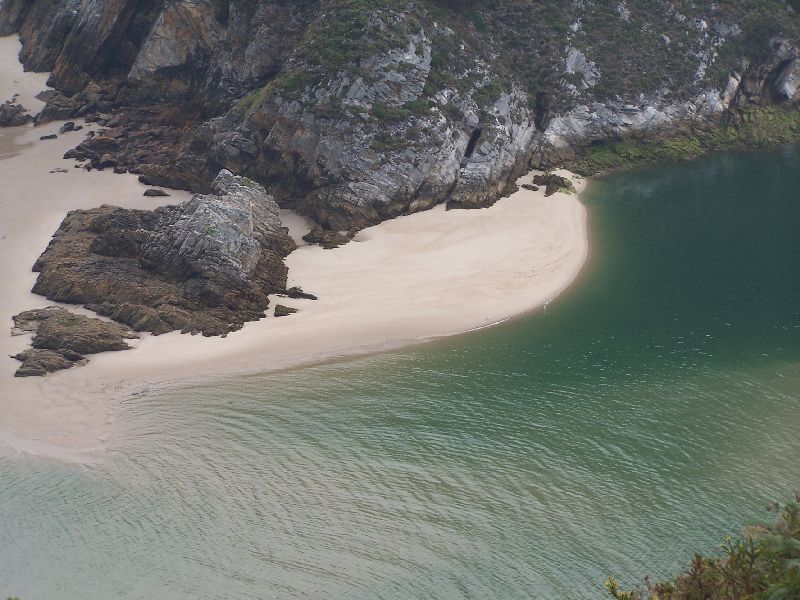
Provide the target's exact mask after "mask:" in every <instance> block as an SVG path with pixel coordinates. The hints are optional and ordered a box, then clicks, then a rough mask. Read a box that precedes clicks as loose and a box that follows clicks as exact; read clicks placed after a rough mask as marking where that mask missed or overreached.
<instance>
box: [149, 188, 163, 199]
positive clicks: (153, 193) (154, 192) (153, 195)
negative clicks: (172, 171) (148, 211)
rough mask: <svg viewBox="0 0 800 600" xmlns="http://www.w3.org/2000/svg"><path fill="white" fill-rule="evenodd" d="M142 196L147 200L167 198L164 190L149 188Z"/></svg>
mask: <svg viewBox="0 0 800 600" xmlns="http://www.w3.org/2000/svg"><path fill="white" fill-rule="evenodd" d="M144 195H145V196H147V197H148V198H160V197H161V196H169V194H168V193H167V192H165V191H164V190H157V189H155V188H150V189H149V190H145V192H144Z"/></svg>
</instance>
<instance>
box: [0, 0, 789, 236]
mask: <svg viewBox="0 0 800 600" xmlns="http://www.w3.org/2000/svg"><path fill="white" fill-rule="evenodd" d="M17 31H18V32H19V34H20V37H21V39H22V42H23V49H22V53H21V58H22V60H23V62H24V63H25V66H26V68H28V69H33V70H49V71H52V77H51V79H50V84H51V85H52V86H54V87H55V88H56V90H54V91H48V92H46V93H45V95H43V96H42V99H44V100H45V101H46V102H47V106H46V107H45V109H44V110H43V111H42V113H41V114H40V116H39V117H38V119H39V120H40V121H43V120H47V119H67V118H72V117H84V118H86V119H87V120H88V121H90V122H96V123H99V124H100V125H101V126H102V127H104V128H105V129H104V130H103V132H102V133H101V134H99V135H97V136H95V137H94V138H93V139H90V140H87V141H86V142H84V143H82V144H81V146H80V147H79V148H77V149H76V150H75V151H73V152H72V153H70V155H71V156H73V157H74V158H80V159H84V160H88V161H89V164H90V166H91V167H92V168H113V169H114V170H115V171H120V172H125V171H129V172H133V173H136V174H138V175H139V176H140V178H141V179H142V181H143V182H145V183H146V184H148V185H153V186H168V187H175V188H182V189H190V190H192V191H195V192H206V191H208V189H209V185H210V183H211V182H212V181H213V179H214V177H215V176H216V174H217V173H218V172H219V170H220V169H221V168H226V169H228V170H231V171H233V172H236V173H239V174H241V175H245V176H247V177H249V178H251V179H253V180H255V181H258V182H260V183H262V184H264V185H266V186H267V188H268V189H269V191H270V193H271V194H273V195H274V197H275V199H276V201H277V202H278V203H279V204H280V205H281V206H282V207H284V208H294V209H296V210H297V211H298V212H301V213H303V214H305V215H308V216H310V217H312V218H314V219H315V220H316V221H317V222H318V223H319V224H320V225H321V226H322V228H323V230H324V231H332V232H336V231H349V230H350V229H353V228H355V229H361V228H363V227H366V226H368V225H372V224H374V223H376V222H378V221H381V220H383V219H387V218H392V217H395V216H398V215H401V214H407V213H413V212H416V211H420V210H425V209H428V208H431V207H433V206H435V205H436V204H439V203H443V202H447V203H448V205H449V206H450V207H463V208H473V207H481V206H488V205H490V204H492V203H493V202H494V201H495V200H496V199H497V198H498V197H500V196H502V195H504V194H506V193H508V192H509V191H510V190H511V189H513V182H514V181H515V180H516V179H517V178H518V177H519V176H520V175H522V174H523V173H524V172H527V171H528V170H529V169H530V167H535V168H538V169H551V168H554V167H559V166H564V165H566V164H572V163H574V162H575V161H576V160H578V159H580V158H581V157H582V156H585V155H587V154H589V153H591V152H592V148H594V147H596V146H597V145H598V144H604V143H607V142H619V141H627V140H637V139H647V140H655V141H661V140H664V139H667V138H669V137H670V136H675V135H682V134H687V133H688V134H691V132H692V131H697V130H701V129H703V130H713V131H717V130H725V129H726V128H731V127H732V128H737V127H740V126H741V124H742V123H745V124H746V119H747V115H748V114H752V113H748V112H747V111H749V110H751V109H754V108H756V109H760V108H763V107H765V106H769V107H777V108H779V109H780V110H781V111H784V112H786V111H788V112H789V113H790V114H792V115H794V117H792V119H791V123H790V125H791V126H787V127H782V128H781V131H779V132H777V133H770V134H768V135H760V134H758V133H756V134H755V135H753V136H750V138H747V136H743V138H737V137H736V136H731V137H730V139H731V140H732V141H730V142H725V141H724V140H722V141H721V142H720V143H723V144H724V143H731V144H734V143H738V142H740V141H742V140H743V141H744V142H745V143H748V142H750V143H753V144H760V143H762V142H763V140H764V138H765V137H766V138H767V140H769V139H773V140H778V141H789V140H796V139H800V124H798V123H800V118H797V116H796V115H797V110H798V108H797V107H798V102H799V101H800V84H799V83H798V82H800V66H799V65H800V53H799V52H798V47H800V21H798V18H797V6H796V3H793V2H782V1H778V0H730V1H729V2H702V3H678V2H666V1H661V0H647V1H645V2H639V3H628V4H626V3H624V2H623V3H620V4H619V6H617V7H616V8H614V7H609V5H608V3H603V2H585V1H581V0H570V1H565V2H555V1H541V2H535V3H533V4H532V3H531V2H529V1H527V0H507V1H504V2H483V3H481V2H473V3H471V4H470V10H468V11H465V10H463V3H459V2H453V1H452V0H427V1H425V2H396V1H390V0H374V1H370V2H356V1H354V0H308V1H306V2H286V1H285V0H174V1H170V2H164V1H163V0H140V1H134V0H105V1H102V2H101V1H99V0H84V1H81V2H78V1H69V2H66V1H63V2H54V1H52V0H4V1H3V2H0V32H2V33H9V34H10V33H13V32H17ZM520 32H523V33H520ZM781 114H784V113H781ZM746 128H747V127H744V129H746ZM722 137H724V136H722ZM734 138H735V139H734ZM715 143H716V142H715ZM712 147H713V144H712Z"/></svg>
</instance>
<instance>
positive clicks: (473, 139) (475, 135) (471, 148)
mask: <svg viewBox="0 0 800 600" xmlns="http://www.w3.org/2000/svg"><path fill="white" fill-rule="evenodd" d="M482 134H483V130H482V129H481V128H480V127H477V128H476V129H475V130H474V131H473V132H472V135H471V136H470V138H469V142H468V143H467V149H466V151H465V152H464V160H465V161H466V160H467V159H468V158H471V157H472V154H473V153H474V152H475V148H476V147H477V146H478V142H479V141H480V139H481V135H482Z"/></svg>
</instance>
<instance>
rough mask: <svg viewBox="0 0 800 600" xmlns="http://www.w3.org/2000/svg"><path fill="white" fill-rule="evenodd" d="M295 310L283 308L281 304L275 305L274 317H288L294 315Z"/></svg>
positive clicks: (287, 307) (289, 307)
mask: <svg viewBox="0 0 800 600" xmlns="http://www.w3.org/2000/svg"><path fill="white" fill-rule="evenodd" d="M296 312H297V309H296V308H292V307H291V306H284V305H283V304H276V305H275V316H276V317H288V316H289V315H291V314H293V313H296Z"/></svg>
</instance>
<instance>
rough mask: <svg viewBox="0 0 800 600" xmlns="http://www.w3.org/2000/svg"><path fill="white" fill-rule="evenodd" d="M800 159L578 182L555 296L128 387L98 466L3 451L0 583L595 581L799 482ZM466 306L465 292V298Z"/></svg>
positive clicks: (585, 588)
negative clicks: (579, 245)
mask: <svg viewBox="0 0 800 600" xmlns="http://www.w3.org/2000/svg"><path fill="white" fill-rule="evenodd" d="M798 190H800V150H798V149H796V148H787V149H783V150H781V151H778V152H774V153H758V154H725V155H718V156H713V157H709V158H705V159H702V160H699V161H696V162H692V163H690V164H684V165H677V166H669V167H660V168H653V169H645V170H640V171H636V172H632V173H625V174H621V175H618V176H615V177H612V178H609V179H607V180H604V181H599V182H596V183H595V184H593V186H592V188H591V190H590V192H589V193H588V194H587V196H586V202H587V204H588V206H589V211H590V223H591V238H592V239H591V243H592V256H591V259H590V261H589V263H588V265H587V268H586V269H585V271H584V274H583V275H582V277H581V278H580V279H579V281H578V282H577V283H576V285H575V286H573V288H572V289H570V290H569V292H568V293H566V294H565V295H564V296H562V297H561V298H559V299H558V300H557V301H556V302H554V303H552V304H551V305H550V306H549V307H548V308H547V309H546V310H545V311H540V312H539V313H537V314H533V315H530V316H528V317H525V318H521V319H518V320H515V321H512V322H509V323H507V324H505V325H503V326H500V327H497V328H494V329H491V330H485V331H482V332H478V333H475V334H471V335H466V336H460V337H457V338H454V339H449V340H446V341H441V342H437V343H435V344H431V345H427V346H424V347H419V348H416V349H412V350H408V351H404V352H400V353H393V354H386V355H379V356H373V357H370V358H365V359H359V360H353V361H347V362H340V363H332V364H327V365H322V366H317V367H313V368H305V369H301V370H295V371H291V372H286V373H278V374H269V375H257V376H250V377H243V378H238V379H236V380H227V381H223V382H219V383H218V384H215V385H212V386H203V387H193V388H186V389H180V390H171V391H168V392H162V393H159V394H156V395H149V396H145V397H139V398H134V399H131V400H129V401H127V402H126V403H125V405H124V409H123V414H122V415H121V417H120V419H119V421H118V423H117V425H116V427H117V434H118V437H119V440H120V441H119V442H118V444H117V447H116V448H115V449H114V452H113V454H112V455H111V457H110V459H109V460H108V462H107V464H106V465H105V466H103V467H102V468H100V469H91V470H90V469H85V468H81V467H75V466H64V465H60V464H53V463H50V462H45V461H39V460H35V459H26V458H22V457H12V458H8V459H3V460H2V461H0V592H1V593H3V594H15V595H20V596H22V597H23V598H24V599H25V600H44V599H52V598H78V597H80V598H88V599H95V598H97V599H104V598H109V599H110V598H115V599H117V598H125V599H139V598H141V599H144V598H148V599H150V598H165V599H195V600H196V599H199V598H236V599H241V598H281V599H282V598H326V599H327V598H331V599H354V600H361V599H363V600H367V599H369V600H373V599H396V600H404V599H422V598H430V599H444V600H450V599H465V598H469V599H476V600H477V599H480V600H485V599H491V598H497V599H511V600H514V599H527V598H544V599H561V598H568V599H573V598H574V599H584V598H586V599H588V598H602V597H603V591H602V582H603V580H604V579H605V577H606V576H607V575H615V576H618V577H621V578H622V579H623V580H624V581H627V582H629V583H632V582H633V581H635V580H636V579H637V578H638V577H640V576H644V575H647V574H649V575H653V576H664V575H668V574H670V573H672V572H674V570H675V569H677V568H678V567H679V566H680V565H681V564H683V563H685V562H686V561H687V560H688V558H689V557H690V556H691V554H692V552H694V551H695V550H705V551H713V549H714V548H715V547H716V544H717V543H718V541H719V540H720V538H721V536H722V535H724V534H725V533H728V532H735V531H736V530H738V528H739V527H740V526H741V525H743V524H744V523H746V522H748V521H751V520H753V519H762V518H769V517H768V515H767V514H766V512H765V506H766V505H767V503H768V502H769V501H771V500H781V499H785V498H787V497H788V496H789V495H790V494H791V493H792V492H793V491H795V490H797V489H800V461H798V457H799V456H800V436H798V435H797V432H798V426H800V268H798V263H799V262H800V193H798ZM465 301H468V299H465Z"/></svg>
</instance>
